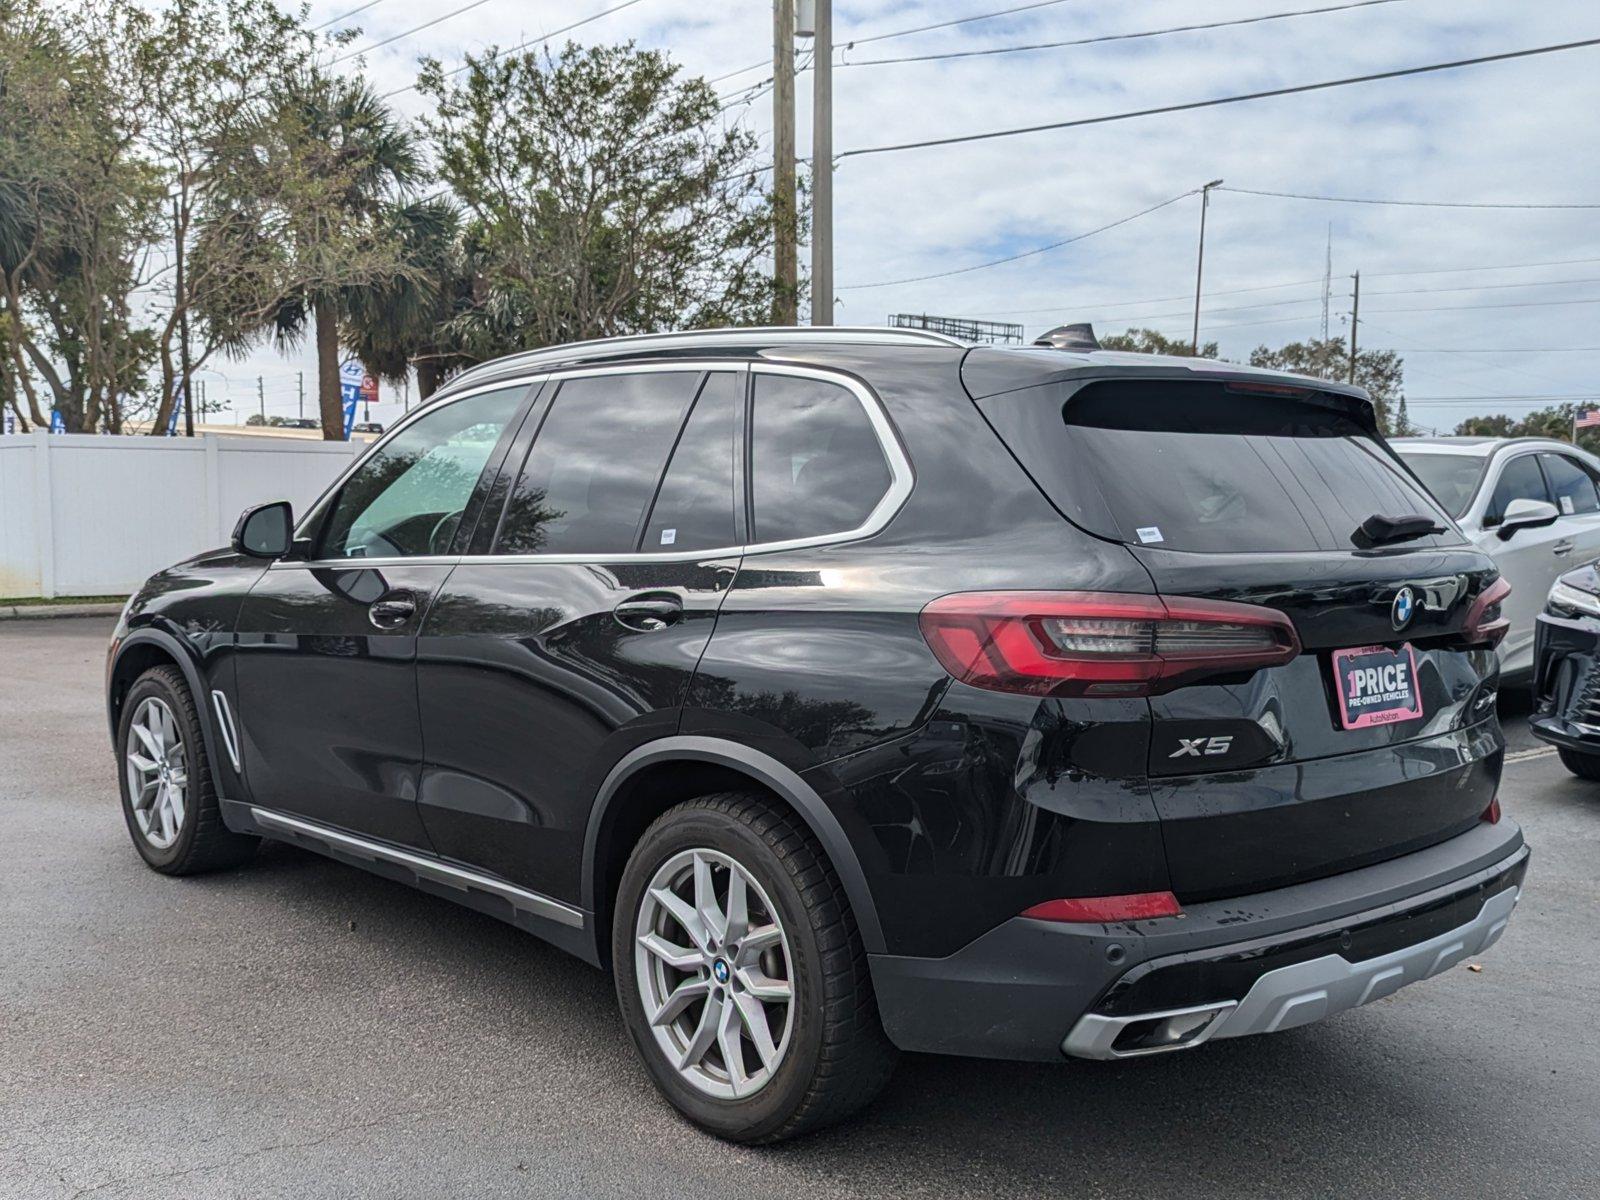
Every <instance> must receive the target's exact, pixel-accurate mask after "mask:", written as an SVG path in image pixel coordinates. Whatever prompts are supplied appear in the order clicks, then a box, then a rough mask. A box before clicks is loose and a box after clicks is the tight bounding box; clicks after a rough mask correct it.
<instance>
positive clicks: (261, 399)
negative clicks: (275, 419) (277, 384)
mask: <svg viewBox="0 0 1600 1200" xmlns="http://www.w3.org/2000/svg"><path fill="white" fill-rule="evenodd" d="M256 403H257V404H259V405H260V406H261V423H262V424H263V425H265V424H266V423H267V389H266V386H265V385H264V384H263V383H262V382H261V376H259V375H257V376H256Z"/></svg>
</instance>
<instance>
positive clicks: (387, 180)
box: [197, 69, 423, 440]
mask: <svg viewBox="0 0 1600 1200" xmlns="http://www.w3.org/2000/svg"><path fill="white" fill-rule="evenodd" d="M245 137H246V139H247V141H248V143H249V148H248V151H247V152H246V153H244V154H242V155H239V156H238V158H239V167H238V169H237V170H236V171H235V172H234V173H233V177H232V178H230V179H229V180H228V181H227V184H226V186H225V187H223V188H221V189H219V192H220V193H221V194H222V196H223V203H222V204H220V205H219V207H218V211H217V212H216V213H215V214H213V216H212V217H211V218H210V219H209V220H208V222H207V228H206V229H205V230H203V231H202V237H201V241H202V243H203V246H202V247H200V248H197V253H200V252H201V250H202V249H209V250H210V252H212V253H224V252H227V253H230V254H232V255H234V256H236V257H237V258H238V260H239V262H240V264H241V277H242V280H243V281H244V282H243V283H242V284H241V286H240V287H239V288H237V289H232V290H230V291H229V293H228V294H226V295H225V296H223V297H221V298H220V299H219V302H218V303H217V304H216V305H214V306H213V311H212V312H211V313H209V314H208V316H209V317H210V318H211V319H212V320H213V322H214V324H215V326H216V328H217V329H218V331H219V333H220V335H221V336H222V338H223V340H224V344H225V345H226V346H227V348H228V349H230V350H231V351H233V352H234V353H236V354H237V353H242V352H243V351H244V350H245V349H247V348H248V347H249V346H250V345H252V344H253V343H255V342H256V341H258V340H259V339H260V338H261V337H262V336H266V337H268V338H270V339H271V340H272V341H274V342H276V343H278V344H279V345H280V346H293V345H298V344H299V343H300V342H301V340H302V339H303V338H304V337H305V335H306V333H307V331H308V329H309V330H310V331H311V333H312V335H313V337H314V339H315V345H316V352H317V399H318V406H319V408H320V410H321V416H322V433H323V437H325V438H329V439H332V440H339V439H342V438H343V436H344V419H343V411H342V408H341V405H340V402H339V332H340V318H341V316H342V315H343V314H344V313H345V312H347V311H349V310H351V308H352V307H355V306H358V305H362V304H365V303H366V301H365V300H364V299H363V298H362V297H363V293H365V292H367V291H369V290H371V291H379V292H381V291H384V290H387V289H393V288H395V287H397V286H398V282H397V281H399V280H401V279H403V278H405V277H407V276H408V275H416V274H417V273H418V272H417V269H416V268H415V267H414V266H410V265H408V264H407V263H406V262H405V261H404V257H403V254H402V248H401V247H400V246H399V245H397V244H396V242H395V240H394V239H393V238H392V237H391V236H389V235H390V233H391V232H392V230H391V229H390V228H389V224H388V217H389V215H390V214H391V213H392V211H393V207H394V202H395V197H396V196H397V194H404V193H405V192H406V191H407V190H408V189H410V188H411V187H412V186H414V185H415V184H416V183H418V182H419V181H420V180H421V179H422V177H423V169H422V162H421V157H420V155H419V153H418V149H417V141H416V139H415V137H414V136H413V135H412V134H411V132H410V130H408V129H407V128H406V127H405V126H404V125H402V124H401V123H400V122H399V120H397V119H396V117H395V115H394V113H393V112H392V111H391V110H390V108H389V107H388V105H386V104H385V103H384V102H383V100H382V98H381V97H379V96H378V95H377V94H376V93H375V92H374V91H373V90H372V88H371V86H370V85H369V84H367V82H366V81H365V80H359V79H345V78H341V77H338V76H333V75H329V74H327V73H325V72H323V71H321V70H316V69H312V70H308V71H305V72H302V73H299V74H297V75H295V76H293V77H291V78H290V79H288V80H287V81H285V82H284V83H283V84H281V85H280V86H279V87H278V88H277V89H276V91H275V93H274V94H273V96H272V98H271V100H270V101H269V102H268V103H267V104H265V105H264V106H263V108H262V111H261V113H260V114H259V115H258V117H257V119H256V120H254V121H253V122H251V123H250V125H249V127H248V129H247V131H246V134H245Z"/></svg>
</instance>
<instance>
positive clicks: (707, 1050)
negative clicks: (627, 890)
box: [633, 849, 794, 1100]
mask: <svg viewBox="0 0 1600 1200" xmlns="http://www.w3.org/2000/svg"><path fill="white" fill-rule="evenodd" d="M633 957H634V970H635V972H636V976H637V979H638V984H639V996H640V998H641V1000H642V1001H643V1006H644V1013H645V1017H646V1019H647V1020H648V1021H649V1022H650V1031H651V1033H652V1034H653V1035H654V1037H655V1040H656V1044H657V1045H658V1046H659V1047H660V1048H661V1051H662V1053H663V1054H665V1055H666V1058H667V1061H668V1062H669V1063H671V1064H672V1066H673V1068H674V1069H675V1070H676V1071H677V1072H678V1074H679V1075H680V1076H681V1077H682V1078H683V1079H684V1080H685V1081H686V1082H687V1083H689V1084H690V1085H691V1086H693V1087H694V1088H695V1089H697V1090H698V1091H700V1092H703V1093H704V1094H706V1095H708V1096H713V1097H716V1098H718V1099H724V1100H727V1099H733V1100H742V1099H745V1098H747V1097H749V1096H752V1095H754V1094H755V1093H756V1092H758V1091H760V1090H761V1089H762V1088H763V1087H765V1086H766V1084H767V1083H768V1082H770V1081H771V1079H772V1077H773V1075H774V1073H775V1072H776V1071H777V1069H778V1067H779V1065H780V1064H781V1063H782V1062H783V1059H784V1055H785V1054H786V1053H787V1052H788V1049H789V1042H790V1038H791V1035H792V1033H793V1029H794V984H793V973H792V970H791V964H792V959H791V957H790V952H789V939H788V936H787V935H786V934H785V932H784V929H783V925H782V923H781V921H780V920H779V918H778V913H777V909H776V908H775V907H774V906H773V904H772V902H771V900H770V899H769V898H768V897H767V894H766V892H765V891H764V890H763V889H762V887H761V885H760V884H759V883H757V882H756V880H755V877H754V876H752V875H751V874H750V872H749V871H748V870H746V869H745V868H744V867H743V866H741V865H740V864H739V863H738V862H737V861H735V860H734V859H733V858H731V857H729V856H728V855H726V854H723V853H722V852H720V851H717V850H710V849H694V850H684V851H681V852H680V853H678V854H675V855H673V856H672V857H671V858H669V859H668V860H667V861H666V862H664V863H663V864H662V865H661V867H660V868H659V869H658V870H657V871H656V873H655V875H654V876H653V877H652V878H651V880H650V885H649V887H648V888H646V889H645V892H644V896H643V897H642V898H641V900H640V902H639V912H638V916H637V918H636V920H635V924H634V956H633Z"/></svg>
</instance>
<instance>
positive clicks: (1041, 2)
mask: <svg viewBox="0 0 1600 1200" xmlns="http://www.w3.org/2000/svg"><path fill="white" fill-rule="evenodd" d="M1065 3H1067V0H1034V3H1032V4H1019V5H1017V6H1016V7H1015V8H1002V9H1000V10H999V11H998V12H986V13H979V14H977V15H976V16H972V17H957V18H956V19H955V20H953V21H938V22H936V23H934V24H932V25H918V26H917V27H916V28H914V29H897V30H895V31H894V32H893V33H874V34H871V35H869V36H867V37H860V38H852V39H851V40H850V41H848V42H846V43H845V44H844V46H843V47H842V49H845V50H849V49H852V48H853V47H856V46H865V45H867V43H869V42H886V41H888V40H889V39H890V38H899V37H910V36H911V35H912V34H913V33H927V32H929V31H930V30H933V29H949V28H951V27H952V26H955V25H970V24H972V22H974V21H988V20H991V19H993V18H994V17H1009V16H1011V15H1012V14H1013V13H1019V12H1030V11H1032V10H1033V9H1036V8H1054V7H1055V6H1056V5H1058V4H1065Z"/></svg>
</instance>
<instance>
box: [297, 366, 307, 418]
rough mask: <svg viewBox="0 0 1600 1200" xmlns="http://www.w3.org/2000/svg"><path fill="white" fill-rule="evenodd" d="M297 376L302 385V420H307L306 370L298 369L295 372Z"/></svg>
mask: <svg viewBox="0 0 1600 1200" xmlns="http://www.w3.org/2000/svg"><path fill="white" fill-rule="evenodd" d="M295 378H296V379H297V380H298V381H299V385H300V419H301V420H305V415H306V373H305V372H304V371H297V372H295Z"/></svg>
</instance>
